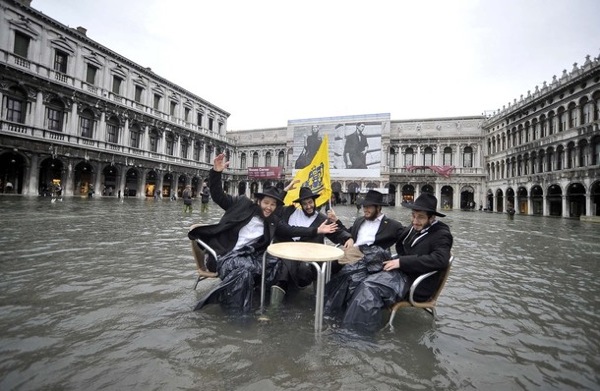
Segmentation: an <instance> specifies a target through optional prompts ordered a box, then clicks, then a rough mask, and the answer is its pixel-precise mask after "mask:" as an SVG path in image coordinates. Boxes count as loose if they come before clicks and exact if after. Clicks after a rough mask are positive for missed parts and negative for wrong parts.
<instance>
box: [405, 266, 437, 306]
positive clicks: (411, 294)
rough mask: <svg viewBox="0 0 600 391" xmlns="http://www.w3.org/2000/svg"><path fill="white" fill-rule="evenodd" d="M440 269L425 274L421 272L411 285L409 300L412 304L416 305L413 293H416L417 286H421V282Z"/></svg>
mask: <svg viewBox="0 0 600 391" xmlns="http://www.w3.org/2000/svg"><path fill="white" fill-rule="evenodd" d="M437 272H438V270H434V271H432V272H429V273H425V274H421V275H420V276H419V277H417V279H416V280H415V281H414V282H413V283H412V285H411V286H410V292H409V294H408V301H409V302H410V304H411V305H413V306H414V305H415V301H414V298H413V295H414V294H415V290H416V289H417V287H418V286H419V284H420V283H421V282H422V281H423V280H425V279H426V278H428V277H431V276H433V275H434V274H435V273H437Z"/></svg>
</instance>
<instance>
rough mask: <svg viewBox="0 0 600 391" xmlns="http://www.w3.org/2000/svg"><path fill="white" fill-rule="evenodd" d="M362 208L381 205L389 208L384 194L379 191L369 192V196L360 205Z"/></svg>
mask: <svg viewBox="0 0 600 391" xmlns="http://www.w3.org/2000/svg"><path fill="white" fill-rule="evenodd" d="M360 204H361V205H362V206H371V205H380V206H387V205H388V204H387V202H383V194H381V193H380V192H378V191H377V190H369V191H368V192H367V195H366V196H365V198H364V199H363V200H362V202H361V203H360Z"/></svg>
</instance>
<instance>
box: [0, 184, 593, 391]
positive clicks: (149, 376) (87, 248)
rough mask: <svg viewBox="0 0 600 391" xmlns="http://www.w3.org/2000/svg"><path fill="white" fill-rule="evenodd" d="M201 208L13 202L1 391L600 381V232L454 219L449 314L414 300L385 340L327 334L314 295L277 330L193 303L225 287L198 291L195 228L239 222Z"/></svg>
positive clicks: (7, 206) (0, 299) (534, 385)
mask: <svg viewBox="0 0 600 391" xmlns="http://www.w3.org/2000/svg"><path fill="white" fill-rule="evenodd" d="M121 201H123V202H121ZM194 208H195V210H194V212H193V213H192V214H191V215H189V214H187V215H185V214H183V213H182V210H183V204H182V202H181V201H176V202H173V201H168V200H158V201H155V200H153V199H150V200H145V199H125V200H118V199H115V198H111V199H101V198H94V199H87V198H65V200H64V201H63V202H56V203H51V202H50V199H49V198H43V197H40V198H27V197H17V196H13V197H11V196H4V197H0V213H1V216H2V217H1V219H2V220H1V224H2V229H1V231H0V357H1V359H0V389H1V390H40V389H62V390H84V389H85V390H106V389H140V390H142V389H143V390H167V389H177V390H198V389H202V390H257V391H258V390H314V389H322V390H398V389H402V390H486V389H490V390H491V389H493V390H594V389H600V385H599V384H600V377H599V375H598V373H599V372H600V359H599V357H600V335H599V334H600V333H599V331H598V330H599V329H598V326H597V325H598V324H600V315H599V311H598V310H599V302H600V299H599V296H598V292H600V279H599V278H598V276H600V272H599V270H598V262H599V260H600V240H599V238H600V224H592V223H583V222H580V221H578V220H570V219H560V218H550V217H534V216H518V215H517V216H515V217H514V219H512V220H510V219H508V218H507V216H506V215H502V214H493V213H484V212H462V211H449V212H448V216H447V217H446V218H443V219H442V220H443V221H445V222H447V223H448V224H449V225H450V227H451V229H452V232H453V234H454V237H455V245H454V249H453V253H454V255H455V257H456V259H455V263H454V267H453V270H452V273H451V275H450V278H449V280H448V283H447V285H446V288H445V290H444V292H443V293H442V296H441V297H440V300H439V304H438V319H437V320H436V321H433V320H432V318H431V316H430V315H428V314H427V313H425V312H424V311H422V310H417V309H404V310H401V311H399V313H398V314H397V316H396V320H395V327H394V329H393V330H388V329H386V330H382V331H381V332H380V333H377V334H376V335H375V336H364V335H356V334H353V333H351V332H348V331H346V330H344V329H340V328H339V327H337V326H336V325H335V324H333V323H331V321H327V320H326V321H325V324H324V331H323V332H322V333H321V334H320V335H315V333H314V328H313V320H314V307H313V306H314V302H313V296H312V290H311V289H310V288H309V289H307V290H304V291H302V292H299V293H298V294H296V295H294V296H292V297H289V298H288V299H289V300H288V302H287V303H286V306H285V308H284V309H283V310H281V311H279V312H278V313H270V314H269V315H270V318H271V321H270V322H267V323H263V322H259V321H258V320H257V316H256V315H255V314H250V315H248V316H246V317H234V316H231V315H227V314H224V313H223V312H222V311H221V310H220V308H219V307H218V306H208V307H206V308H205V309H203V310H202V311H199V312H194V311H192V308H193V306H194V305H195V303H196V302H197V300H198V299H199V298H200V297H201V296H202V295H203V293H205V292H207V291H208V290H209V289H210V288H211V287H212V284H214V281H203V282H201V283H200V285H199V287H198V289H197V290H196V291H194V290H193V289H192V287H193V285H194V282H195V266H194V262H193V259H192V257H191V253H190V250H189V241H188V239H187V237H186V232H187V227H188V226H189V225H191V224H193V223H198V222H204V223H210V222H215V221H218V219H219V217H220V216H221V214H222V212H221V210H220V209H219V208H218V207H217V206H216V205H215V204H212V203H211V205H210V210H209V212H208V213H205V214H201V213H200V212H199V210H200V203H199V202H195V205H194ZM384 210H385V212H386V213H387V214H388V215H389V216H392V217H395V218H398V219H399V220H400V221H402V222H403V223H408V221H409V220H408V217H409V211H408V210H407V209H404V208H402V207H395V208H385V209H384ZM336 211H337V213H338V215H340V216H341V217H342V218H343V219H344V220H345V221H348V222H352V221H353V220H354V218H355V217H356V215H357V214H356V208H354V206H349V207H337V208H336Z"/></svg>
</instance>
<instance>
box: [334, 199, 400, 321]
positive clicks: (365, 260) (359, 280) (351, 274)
mask: <svg viewBox="0 0 600 391" xmlns="http://www.w3.org/2000/svg"><path fill="white" fill-rule="evenodd" d="M385 205H387V203H385V202H383V194H381V193H380V192H378V191H376V190H369V192H368V193H367V194H366V196H365V198H364V200H363V201H362V206H363V216H362V217H359V218H357V219H356V220H355V221H354V224H353V225H352V227H350V229H349V232H350V234H351V235H352V238H350V239H348V240H347V241H346V243H345V244H344V248H345V251H347V252H348V251H349V250H350V249H351V248H354V249H353V250H354V251H353V252H358V251H356V250H357V249H358V250H360V252H361V253H362V254H360V257H361V258H360V259H359V260H358V261H357V262H356V263H349V264H346V265H345V266H343V267H342V268H341V270H340V271H339V272H338V273H337V274H336V275H335V276H334V277H333V279H332V280H331V281H330V282H329V283H328V284H327V286H326V296H327V298H326V302H325V311H326V312H328V313H330V314H335V313H338V312H342V313H344V323H346V318H347V317H348V316H349V313H348V310H347V307H348V306H350V305H351V304H352V302H353V300H354V292H355V291H356V289H358V287H360V286H361V285H362V284H363V281H367V280H368V279H369V277H370V276H371V275H372V274H373V273H376V272H378V271H380V270H381V269H382V267H383V261H385V260H388V259H390V258H391V253H390V251H389V248H390V247H391V246H392V245H394V244H395V243H396V242H397V240H398V237H400V235H401V234H402V232H403V231H404V227H403V226H402V224H401V223H400V222H398V221H396V220H394V219H391V218H389V217H387V216H385V214H383V213H382V207H383V206H385ZM331 219H332V220H334V221H336V222H337V223H338V225H340V226H343V225H342V223H341V222H340V221H339V220H337V218H335V217H331ZM390 282H391V283H394V284H395V285H396V286H397V290H398V292H399V294H402V295H403V294H404V292H405V289H406V288H405V283H404V280H403V278H402V277H401V276H400V275H397V276H394V278H393V279H392V281H390ZM349 320H351V318H349Z"/></svg>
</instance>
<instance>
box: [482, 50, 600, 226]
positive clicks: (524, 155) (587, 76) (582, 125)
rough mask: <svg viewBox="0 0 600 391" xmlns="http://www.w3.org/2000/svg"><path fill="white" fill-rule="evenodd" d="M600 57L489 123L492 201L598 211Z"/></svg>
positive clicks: (576, 212) (573, 213)
mask: <svg viewBox="0 0 600 391" xmlns="http://www.w3.org/2000/svg"><path fill="white" fill-rule="evenodd" d="M599 126H600V58H595V59H593V60H592V59H591V58H590V56H587V57H586V59H585V62H584V63H583V65H581V66H578V64H577V63H575V64H573V69H572V70H571V72H567V70H564V71H563V73H562V76H561V77H560V78H558V77H556V76H554V78H553V80H552V82H551V83H549V84H548V83H546V82H544V83H543V85H542V87H541V88H540V87H538V86H536V87H535V90H534V91H533V92H531V91H528V92H527V95H526V96H523V95H521V97H520V99H519V100H517V99H515V100H514V101H513V102H512V103H509V104H508V106H505V107H503V108H502V110H498V112H497V113H494V115H493V116H491V117H490V118H488V119H486V121H485V123H484V130H485V142H484V144H483V147H484V148H485V169H486V178H487V180H486V205H487V207H488V208H489V209H490V210H494V211H497V212H503V211H506V210H508V209H512V208H514V209H515V210H516V213H521V214H528V215H544V216H562V217H578V216H599V215H600V130H599Z"/></svg>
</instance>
